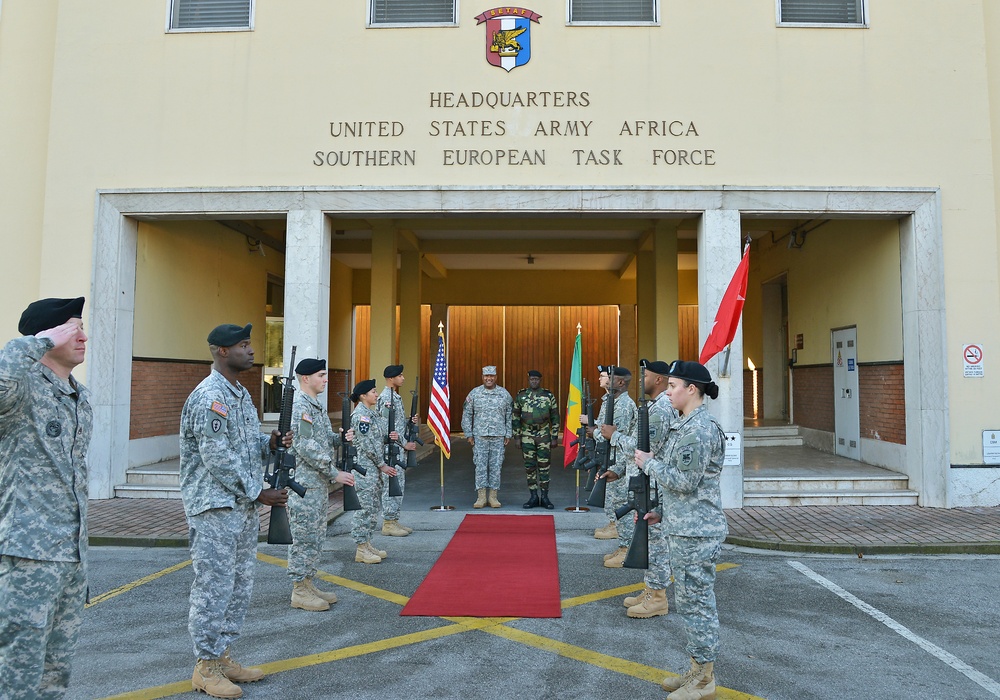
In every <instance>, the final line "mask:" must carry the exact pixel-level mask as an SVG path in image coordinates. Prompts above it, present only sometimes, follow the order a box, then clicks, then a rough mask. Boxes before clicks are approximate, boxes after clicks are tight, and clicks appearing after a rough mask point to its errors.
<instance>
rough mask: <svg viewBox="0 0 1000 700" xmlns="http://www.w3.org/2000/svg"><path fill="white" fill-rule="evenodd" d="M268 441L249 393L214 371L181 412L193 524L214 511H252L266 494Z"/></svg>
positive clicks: (184, 476)
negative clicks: (197, 517)
mask: <svg viewBox="0 0 1000 700" xmlns="http://www.w3.org/2000/svg"><path fill="white" fill-rule="evenodd" d="M293 430H294V428H293ZM270 440H271V436H270V435H265V434H263V433H261V432H260V419H259V418H258V417H257V409H256V408H255V407H254V405H253V401H251V400H250V392H248V391H247V390H246V389H245V388H244V387H243V386H242V385H241V384H239V383H237V384H236V385H235V386H233V385H232V384H230V383H229V380H227V379H226V378H225V377H223V376H222V375H221V374H220V373H219V372H218V371H216V370H215V369H212V373H211V374H209V375H208V376H207V377H205V379H203V380H202V382H201V384H199V385H198V386H196V387H195V389H194V391H192V392H191V395H190V396H188V398H187V401H185V402H184V408H183V409H182V410H181V469H180V471H181V499H182V500H183V501H184V512H185V514H186V515H187V516H188V517H189V518H190V517H192V516H194V515H198V513H203V512H205V511H206V510H211V509H212V508H232V507H234V506H236V505H242V506H250V505H252V504H253V502H254V501H256V500H257V497H258V496H259V495H260V492H261V490H263V488H264V460H265V459H267V458H268V457H269V456H270V453H271V451H270V446H269V443H270Z"/></svg>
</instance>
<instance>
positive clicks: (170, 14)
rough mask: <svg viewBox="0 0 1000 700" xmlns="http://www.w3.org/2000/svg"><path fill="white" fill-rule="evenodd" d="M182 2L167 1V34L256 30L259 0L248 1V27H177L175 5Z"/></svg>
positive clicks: (175, 0) (178, 0) (176, 0)
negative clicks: (175, 24)
mask: <svg viewBox="0 0 1000 700" xmlns="http://www.w3.org/2000/svg"><path fill="white" fill-rule="evenodd" d="M180 1H181V0H167V28H166V33H167V34H192V33H205V32H252V31H253V30H254V16H255V14H256V9H257V0H247V3H248V4H249V5H250V12H249V15H248V17H247V26H246V27H175V26H173V24H174V4H175V3H178V2H180Z"/></svg>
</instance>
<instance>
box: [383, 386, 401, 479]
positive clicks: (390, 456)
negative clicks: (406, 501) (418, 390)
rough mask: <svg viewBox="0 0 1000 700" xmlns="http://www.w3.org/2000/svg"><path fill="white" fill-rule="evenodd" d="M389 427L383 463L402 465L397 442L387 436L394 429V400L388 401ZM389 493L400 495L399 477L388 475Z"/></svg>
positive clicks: (395, 465) (390, 465)
mask: <svg viewBox="0 0 1000 700" xmlns="http://www.w3.org/2000/svg"><path fill="white" fill-rule="evenodd" d="M388 427H389V429H388V430H387V431H386V433H385V448H384V450H383V453H384V456H385V463H386V465H387V466H389V467H397V466H398V467H403V465H402V464H400V463H399V444H398V443H397V442H396V441H395V440H393V439H392V438H391V437H389V433H391V432H392V431H393V430H395V429H396V402H395V401H390V402H389V426H388ZM389 495H390V496H393V497H395V496H402V495H403V489H402V488H400V486H399V477H398V476H390V477H389Z"/></svg>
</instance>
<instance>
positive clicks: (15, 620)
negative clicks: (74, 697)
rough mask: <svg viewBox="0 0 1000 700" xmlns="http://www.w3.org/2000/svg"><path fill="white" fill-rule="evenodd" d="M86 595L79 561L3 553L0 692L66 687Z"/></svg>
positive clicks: (52, 693)
mask: <svg viewBox="0 0 1000 700" xmlns="http://www.w3.org/2000/svg"><path fill="white" fill-rule="evenodd" d="M86 595H87V576H86V573H85V571H84V566H83V564H81V563H80V562H62V561H36V560H34V559H21V558H19V557H11V556H0V611H2V617H0V697H3V698H4V699H5V700H6V699H8V698H9V699H10V700H20V699H21V698H24V699H28V698H31V699H32V700H33V699H34V698H61V697H62V696H63V695H64V694H65V693H66V688H67V686H68V685H69V675H70V664H71V661H72V659H73V651H74V650H75V649H76V641H77V637H78V636H79V633H80V626H81V625H82V624H83V605H84V601H85V599H86Z"/></svg>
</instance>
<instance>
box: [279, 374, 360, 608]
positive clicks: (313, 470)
mask: <svg viewBox="0 0 1000 700" xmlns="http://www.w3.org/2000/svg"><path fill="white" fill-rule="evenodd" d="M295 374H296V375H297V376H298V379H299V392H298V393H297V394H295V401H294V403H292V423H291V424H292V427H293V429H294V430H295V444H294V445H293V446H292V447H291V448H290V449H289V452H290V453H291V454H293V455H294V456H295V480H296V481H298V482H299V483H300V484H301V485H302V486H304V487H305V488H306V495H305V497H304V498H293V499H291V500H290V501H289V502H288V525H289V528H290V530H291V533H292V545H291V547H289V548H288V575H289V577H291V579H292V603H291V605H292V607H293V608H300V609H302V610H311V611H320V610H329V609H330V604H331V603H336V602H337V594H336V593H332V592H327V591H322V590H320V589H319V588H317V587H316V584H315V583H314V582H313V578H314V577H315V576H316V570H317V569H316V566H317V564H318V563H319V556H320V546H321V544H322V541H323V535H324V534H325V533H326V524H327V523H326V507H327V502H328V500H329V494H330V484H332V483H338V484H349V485H353V484H354V475H353V474H352V473H350V472H342V471H340V470H339V469H337V465H336V464H335V463H334V453H335V450H336V449H337V448H338V447H340V445H341V437H340V433H338V432H334V430H333V426H332V425H331V424H330V416H329V414H328V413H327V411H326V407H325V406H324V405H323V403H322V402H321V401H320V400H319V395H320V394H322V393H323V392H324V391H326V386H327V384H328V383H329V378H328V375H327V371H326V360H320V359H316V358H306V359H303V360H301V361H300V362H299V363H298V364H297V365H296V366H295ZM346 437H347V440H348V442H350V441H351V440H353V439H354V431H352V430H348V431H347V435H346Z"/></svg>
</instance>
